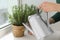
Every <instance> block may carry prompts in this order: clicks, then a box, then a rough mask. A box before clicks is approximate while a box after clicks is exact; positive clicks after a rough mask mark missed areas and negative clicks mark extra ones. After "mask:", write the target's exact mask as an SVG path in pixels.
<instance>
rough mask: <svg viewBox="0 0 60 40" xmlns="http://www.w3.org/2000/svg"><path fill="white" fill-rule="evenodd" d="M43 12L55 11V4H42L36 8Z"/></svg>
mask: <svg viewBox="0 0 60 40" xmlns="http://www.w3.org/2000/svg"><path fill="white" fill-rule="evenodd" d="M38 8H41V9H42V10H43V11H45V12H50V11H56V8H57V4H56V3H52V2H43V3H42V4H41V5H39V6H38Z"/></svg>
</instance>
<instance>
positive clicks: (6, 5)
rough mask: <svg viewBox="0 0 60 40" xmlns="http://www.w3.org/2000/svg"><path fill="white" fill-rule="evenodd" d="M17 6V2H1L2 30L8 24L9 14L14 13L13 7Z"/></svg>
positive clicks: (0, 18)
mask: <svg viewBox="0 0 60 40" xmlns="http://www.w3.org/2000/svg"><path fill="white" fill-rule="evenodd" d="M14 5H17V0H0V29H1V28H4V26H2V25H4V24H6V23H7V21H8V17H7V14H8V13H12V11H11V10H12V6H14Z"/></svg>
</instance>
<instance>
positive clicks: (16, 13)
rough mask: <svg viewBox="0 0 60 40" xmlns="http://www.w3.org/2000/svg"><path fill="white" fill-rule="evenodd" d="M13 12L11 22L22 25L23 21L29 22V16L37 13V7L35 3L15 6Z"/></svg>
mask: <svg viewBox="0 0 60 40" xmlns="http://www.w3.org/2000/svg"><path fill="white" fill-rule="evenodd" d="M12 11H13V13H12V14H9V19H10V22H11V24H13V25H17V26H22V23H23V22H24V23H26V22H28V16H29V15H33V14H35V13H36V7H35V6H34V5H31V6H28V5H27V4H25V5H24V6H23V5H21V6H14V7H13V10H12Z"/></svg>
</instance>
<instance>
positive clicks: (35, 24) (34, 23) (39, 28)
mask: <svg viewBox="0 0 60 40" xmlns="http://www.w3.org/2000/svg"><path fill="white" fill-rule="evenodd" d="M41 14H42V11H41V10H40V12H39V11H38V12H37V13H36V14H34V15H31V16H29V17H28V20H29V24H30V26H31V28H30V27H29V25H27V24H25V23H23V25H24V26H25V27H26V28H27V29H28V30H29V31H30V32H31V33H32V34H33V35H34V36H35V37H36V38H37V39H38V40H40V39H41V38H44V37H46V36H48V35H50V34H52V33H53V30H52V29H51V28H50V27H49V23H48V21H46V22H45V21H44V20H43V19H42V16H41ZM47 19H48V15H47Z"/></svg>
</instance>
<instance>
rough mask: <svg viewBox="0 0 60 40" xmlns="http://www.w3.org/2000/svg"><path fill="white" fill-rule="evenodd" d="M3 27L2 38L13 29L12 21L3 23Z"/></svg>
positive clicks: (0, 32)
mask: <svg viewBox="0 0 60 40" xmlns="http://www.w3.org/2000/svg"><path fill="white" fill-rule="evenodd" d="M1 27H2V28H0V38H1V37H3V36H5V35H6V34H8V33H10V31H11V25H10V23H6V24H4V25H1Z"/></svg>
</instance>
